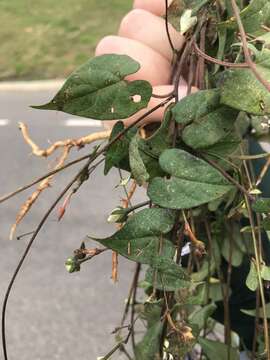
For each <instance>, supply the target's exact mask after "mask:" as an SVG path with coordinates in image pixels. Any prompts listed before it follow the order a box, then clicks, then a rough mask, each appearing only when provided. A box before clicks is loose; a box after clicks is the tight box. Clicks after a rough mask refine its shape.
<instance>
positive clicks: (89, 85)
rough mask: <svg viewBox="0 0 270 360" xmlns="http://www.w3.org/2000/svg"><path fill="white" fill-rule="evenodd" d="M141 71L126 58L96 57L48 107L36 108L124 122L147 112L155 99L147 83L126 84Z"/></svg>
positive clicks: (69, 80)
mask: <svg viewBox="0 0 270 360" xmlns="http://www.w3.org/2000/svg"><path fill="white" fill-rule="evenodd" d="M139 68H140V64H139V63H138V62H136V61H135V60H133V59H131V58H130V57H129V56H126V55H116V54H108V55H101V56H97V57H95V58H93V59H90V60H89V61H88V62H87V63H85V64H84V65H82V66H81V67H79V68H78V69H77V70H75V71H74V72H73V73H72V74H71V75H70V76H69V77H68V79H67V80H66V82H65V84H64V85H63V87H62V88H61V89H60V91H59V92H58V93H57V94H56V95H55V97H54V98H53V99H52V100H51V101H50V102H49V103H48V104H45V105H41V106H33V107H34V108H36V109H41V110H58V111H63V112H66V113H68V114H72V115H78V116H83V117H87V118H92V119H99V120H114V119H125V118H127V117H129V116H131V115H133V114H135V113H136V112H137V111H139V110H141V109H143V108H145V107H146V106H147V104H148V102H149V100H150V98H151V95H152V87H151V85H150V84H149V83H148V82H147V81H144V80H136V81H132V82H130V81H127V80H125V77H126V76H127V75H130V74H134V73H136V72H137V71H138V70H139ZM135 95H136V97H135Z"/></svg>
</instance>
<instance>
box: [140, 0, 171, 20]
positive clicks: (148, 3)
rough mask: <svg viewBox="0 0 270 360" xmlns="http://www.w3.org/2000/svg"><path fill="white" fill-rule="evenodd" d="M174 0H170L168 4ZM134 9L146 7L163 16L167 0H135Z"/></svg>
mask: <svg viewBox="0 0 270 360" xmlns="http://www.w3.org/2000/svg"><path fill="white" fill-rule="evenodd" d="M172 1H173V0H168V6H169V5H170V4H171V3H172ZM133 8H134V9H144V10H147V11H150V12H151V13H153V14H155V15H158V16H161V15H164V14H165V0H134V3H133Z"/></svg>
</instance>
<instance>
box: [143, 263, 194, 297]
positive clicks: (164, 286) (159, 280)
mask: <svg viewBox="0 0 270 360" xmlns="http://www.w3.org/2000/svg"><path fill="white" fill-rule="evenodd" d="M161 259H162V260H161V263H162V267H161V266H157V264H156V268H157V270H156V269H154V268H149V269H148V270H147V272H146V275H145V280H146V281H147V282H149V283H151V284H152V285H153V287H154V288H155V289H159V290H164V291H175V290H177V289H180V288H185V287H189V286H190V281H189V277H188V275H187V273H186V271H185V270H184V269H183V268H182V267H181V266H179V265H177V264H176V263H175V262H173V261H172V260H170V259H167V260H166V261H165V260H164V258H161ZM157 260H158V259H157Z"/></svg>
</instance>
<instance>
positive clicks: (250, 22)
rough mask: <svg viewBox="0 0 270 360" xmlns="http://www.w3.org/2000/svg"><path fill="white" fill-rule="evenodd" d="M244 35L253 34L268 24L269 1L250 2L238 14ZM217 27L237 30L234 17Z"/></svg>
mask: <svg viewBox="0 0 270 360" xmlns="http://www.w3.org/2000/svg"><path fill="white" fill-rule="evenodd" d="M240 16H241V20H242V22H243V26H244V28H245V31H246V33H249V34H254V33H255V32H256V31H258V30H260V29H261V26H262V25H263V24H265V25H267V24H269V22H270V3H269V0H251V1H250V4H249V5H248V6H247V7H245V8H244V9H243V10H242V11H241V12H240ZM219 27H222V28H223V27H225V28H227V29H231V30H236V29H237V28H238V26H237V22H236V19H235V17H231V18H230V19H229V20H227V21H225V22H223V23H220V24H219Z"/></svg>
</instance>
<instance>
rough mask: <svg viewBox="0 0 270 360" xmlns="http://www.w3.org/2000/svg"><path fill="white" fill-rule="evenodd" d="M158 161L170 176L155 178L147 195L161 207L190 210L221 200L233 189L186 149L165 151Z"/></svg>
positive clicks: (219, 175) (214, 170) (213, 170)
mask: <svg viewBox="0 0 270 360" xmlns="http://www.w3.org/2000/svg"><path fill="white" fill-rule="evenodd" d="M159 163H160V166H161V168H162V169H163V170H164V171H165V172H167V173H168V174H170V175H171V178H170V179H167V178H158V177H157V178H155V179H153V181H152V182H151V183H150V185H149V187H148V196H149V198H150V199H151V200H152V201H153V202H154V203H155V204H157V205H160V206H162V207H167V208H171V209H190V208H192V207H195V206H199V205H201V204H204V203H207V202H209V201H212V200H214V199H218V198H219V197H221V196H222V195H224V194H225V193H226V192H228V191H229V190H231V189H232V186H231V185H230V184H229V182H228V181H227V180H226V179H225V178H224V177H223V176H222V175H221V174H220V173H219V172H218V171H217V170H216V169H214V168H213V167H212V166H210V165H209V164H208V163H207V162H205V161H203V160H201V159H199V158H197V157H195V156H193V155H191V154H189V153H187V152H186V151H184V150H180V149H169V150H165V151H164V152H163V153H162V155H161V156H160V158H159Z"/></svg>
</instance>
